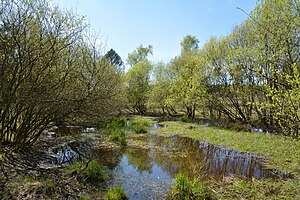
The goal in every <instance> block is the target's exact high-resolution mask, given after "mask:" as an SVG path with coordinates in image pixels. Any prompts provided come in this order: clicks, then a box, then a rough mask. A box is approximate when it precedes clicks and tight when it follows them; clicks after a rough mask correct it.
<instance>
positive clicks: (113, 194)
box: [103, 186, 128, 200]
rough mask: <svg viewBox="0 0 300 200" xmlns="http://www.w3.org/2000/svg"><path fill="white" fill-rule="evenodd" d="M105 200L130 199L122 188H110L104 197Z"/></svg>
mask: <svg viewBox="0 0 300 200" xmlns="http://www.w3.org/2000/svg"><path fill="white" fill-rule="evenodd" d="M103 199H104V200H127V199H128V197H127V196H126V193H125V191H124V189H123V187H121V186H116V187H113V188H110V189H109V190H108V191H107V193H106V194H105V195H104V198H103Z"/></svg>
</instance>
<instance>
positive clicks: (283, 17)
mask: <svg viewBox="0 0 300 200" xmlns="http://www.w3.org/2000/svg"><path fill="white" fill-rule="evenodd" d="M299 8H300V3H299V1H294V0H278V1H274V0H264V1H262V3H261V4H260V5H259V6H257V7H256V9H255V10H254V11H253V13H252V15H251V18H252V19H253V21H254V22H255V23H256V24H257V29H256V34H255V36H256V41H258V44H257V47H258V48H259V49H260V50H261V57H260V59H259V62H257V68H258V69H257V70H256V71H257V74H258V76H259V77H260V78H261V79H263V80H264V82H263V86H264V88H265V90H266V91H267V97H268V98H267V100H268V101H266V102H265V103H263V104H261V105H260V108H261V109H262V110H267V111H268V114H269V115H268V119H269V120H268V124H269V125H270V126H273V127H274V126H278V127H280V129H281V130H282V131H283V132H284V133H285V134H286V135H291V136H293V137H299V133H298V132H299V126H298V124H299V122H300V120H299V119H300V118H299V117H300V116H299V111H300V110H299V109H300V104H299V101H298V99H299V84H298V83H299V69H300V64H299V63H300V51H299V44H300V34H299V32H300V13H299Z"/></svg>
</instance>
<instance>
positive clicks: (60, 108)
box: [0, 0, 120, 148]
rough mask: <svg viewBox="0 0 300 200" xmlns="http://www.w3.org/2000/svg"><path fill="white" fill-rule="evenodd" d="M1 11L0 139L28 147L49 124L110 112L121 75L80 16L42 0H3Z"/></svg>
mask: <svg viewBox="0 0 300 200" xmlns="http://www.w3.org/2000/svg"><path fill="white" fill-rule="evenodd" d="M0 10H1V12H0V15H1V18H0V19H1V21H0V45H1V49H0V53H1V55H0V63H1V69H0V92H1V93H0V143H2V144H10V145H13V146H14V147H15V148H25V147H29V146H31V145H32V144H33V143H34V142H35V141H36V140H37V139H38V137H39V136H40V135H41V133H42V132H43V131H44V130H45V129H46V128H47V127H49V126H50V125H53V124H57V123H63V122H80V121H85V120H89V119H91V118H93V119H94V120H96V118H94V117H98V118H99V117H103V116H106V115H107V114H109V113H112V112H114V111H115V110H114V107H115V106H112V105H114V104H115V103H117V102H118V101H117V99H118V98H117V95H118V94H119V93H120V91H119V88H118V83H119V82H120V76H119V75H118V74H117V73H116V70H114V68H113V67H112V66H111V65H110V64H108V63H107V62H102V60H103V59H102V56H101V55H100V53H99V52H100V51H99V49H98V47H97V46H96V45H95V44H96V43H88V42H87V41H91V40H90V39H91V38H87V35H88V31H89V30H88V29H87V27H88V26H87V24H85V23H84V21H83V19H82V18H80V17H77V16H74V15H72V14H71V13H67V12H63V11H60V10H58V9H57V8H52V7H51V6H49V4H48V3H47V1H42V0H28V1H16V0H3V1H2V3H1V5H0ZM91 107H93V109H91Z"/></svg>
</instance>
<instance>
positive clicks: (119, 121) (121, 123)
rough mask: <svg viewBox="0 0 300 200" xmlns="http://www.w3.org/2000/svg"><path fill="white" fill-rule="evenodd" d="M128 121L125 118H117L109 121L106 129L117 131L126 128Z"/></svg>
mask: <svg viewBox="0 0 300 200" xmlns="http://www.w3.org/2000/svg"><path fill="white" fill-rule="evenodd" d="M127 123H128V119H127V118H126V117H125V116H120V117H115V118H112V119H110V120H109V122H108V123H107V124H106V128H107V129H109V130H111V131H116V130H119V129H122V128H126V127H127Z"/></svg>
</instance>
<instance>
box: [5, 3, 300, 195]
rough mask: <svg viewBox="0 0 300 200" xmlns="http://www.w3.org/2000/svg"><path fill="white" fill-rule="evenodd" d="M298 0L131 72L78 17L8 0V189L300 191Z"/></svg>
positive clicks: (142, 57) (133, 64)
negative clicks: (219, 35) (222, 35)
mask: <svg viewBox="0 0 300 200" xmlns="http://www.w3.org/2000/svg"><path fill="white" fill-rule="evenodd" d="M240 10H241V11H242V12H244V11H243V10H242V9H240ZM299 10H300V3H299V1H297V0H276V1H275V0H263V1H257V6H256V7H255V9H254V10H253V11H252V12H251V13H245V14H247V15H248V19H247V20H245V21H244V22H243V23H242V24H240V25H238V26H236V27H235V28H234V29H233V30H232V32H231V33H230V34H228V35H227V36H224V37H220V38H216V37H212V38H211V39H210V40H208V41H207V42H206V43H205V44H204V45H203V46H202V47H199V40H198V39H197V38H196V37H195V36H192V35H187V36H186V37H184V38H183V40H182V42H181V43H180V45H181V53H180V55H178V56H176V57H174V58H173V59H172V60H171V61H170V62H169V63H163V62H158V63H155V62H153V61H151V60H150V59H149V56H150V55H151V54H152V53H153V51H154V50H153V47H152V46H151V45H148V46H143V45H140V46H138V47H137V49H136V50H134V51H133V52H132V53H130V54H128V58H127V59H126V64H127V66H129V69H128V70H126V71H125V70H124V68H125V64H124V62H123V61H122V59H121V57H120V56H119V55H118V54H117V52H116V51H115V50H113V49H111V50H110V51H108V52H107V53H105V54H103V49H102V48H101V45H99V44H100V43H101V42H99V40H98V39H101V38H98V37H96V36H93V34H92V33H91V29H90V26H89V24H88V23H87V22H86V21H85V20H84V18H82V17H81V16H78V15H76V14H73V13H72V12H69V11H65V10H61V9H59V8H58V7H55V6H53V4H51V1H42V0H21V1H17V0H2V1H1V4H0V16H1V18H0V47H1V48H0V66H1V69H0V90H1V93H0V199H105V200H119V199H120V200H121V199H124V200H125V199H175V200H176V199H178V200H179V199H299V198H300V196H299V194H300V190H299V185H300V142H299V139H300V137H299V123H300V120H299V119H300V112H299V109H300V101H299V99H300V93H299V85H300V75H299V69H300V50H299V49H300V48H299V44H300V37H299V36H300V34H299V33H300V12H299Z"/></svg>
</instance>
